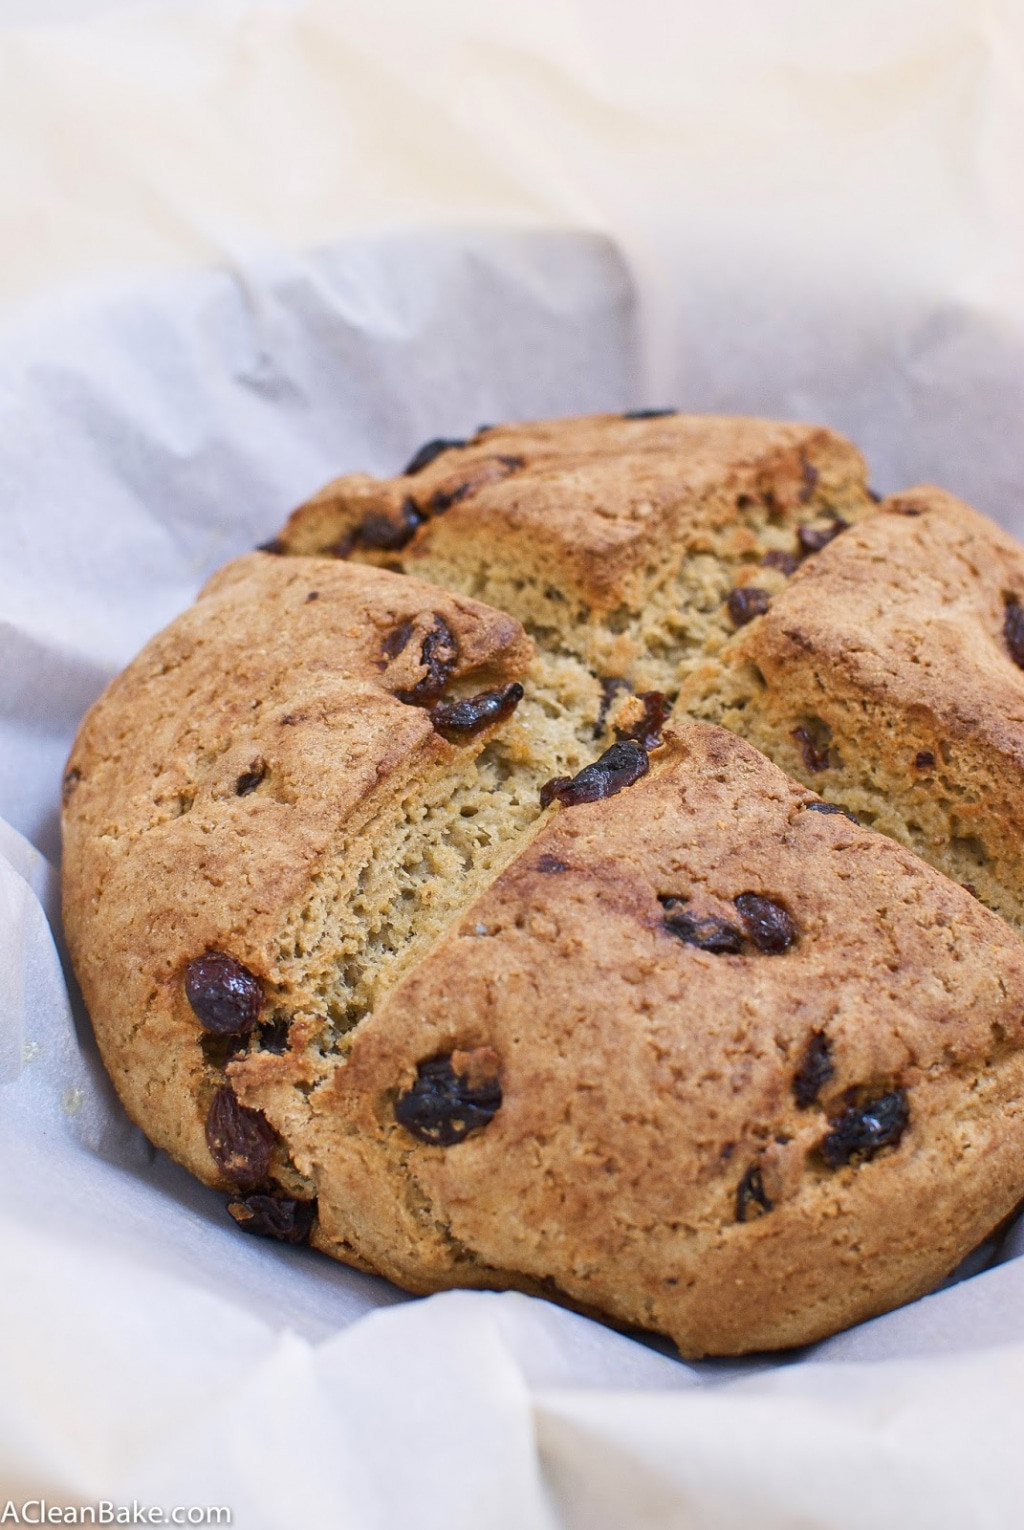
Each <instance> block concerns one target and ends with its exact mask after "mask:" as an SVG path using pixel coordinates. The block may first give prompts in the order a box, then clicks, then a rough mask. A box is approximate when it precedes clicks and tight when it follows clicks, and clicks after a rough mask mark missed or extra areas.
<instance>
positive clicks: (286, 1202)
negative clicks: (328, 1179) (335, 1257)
mask: <svg viewBox="0 0 1024 1530" xmlns="http://www.w3.org/2000/svg"><path fill="white" fill-rule="evenodd" d="M228 1215H229V1216H231V1217H233V1218H234V1220H235V1221H236V1222H237V1223H238V1226H239V1227H240V1228H241V1229H242V1231H243V1232H247V1233H254V1234H255V1236H256V1237H258V1238H276V1239H277V1241H278V1242H279V1243H306V1242H308V1240H309V1233H310V1229H311V1228H312V1226H313V1221H314V1219H315V1217H316V1201H297V1200H294V1199H293V1198H292V1197H291V1196H288V1195H247V1196H244V1197H240V1198H239V1199H238V1200H234V1201H229V1202H228Z"/></svg>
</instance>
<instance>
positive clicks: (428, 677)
mask: <svg viewBox="0 0 1024 1530" xmlns="http://www.w3.org/2000/svg"><path fill="white" fill-rule="evenodd" d="M420 661H421V662H422V664H423V666H424V668H425V669H426V671H427V672H426V674H425V675H424V676H423V678H422V680H417V682H416V684H415V685H414V686H412V687H411V689H409V690H407V691H396V692H395V695H396V696H397V697H398V699H399V701H406V702H408V703H409V705H410V706H414V707H423V706H429V705H430V703H431V702H433V701H437V700H438V698H439V697H440V695H441V692H442V691H443V690H444V688H445V686H446V685H447V683H448V681H449V679H450V677H451V673H452V670H453V669H454V668H455V666H456V664H457V663H458V662H459V645H458V642H457V640H456V638H455V634H454V633H453V632H452V630H451V628H450V627H449V625H448V623H447V622H446V621H445V620H444V618H443V617H442V616H435V617H434V625H433V626H432V627H431V629H430V631H429V632H428V633H427V635H426V637H425V638H424V639H423V646H422V647H421V648H420Z"/></svg>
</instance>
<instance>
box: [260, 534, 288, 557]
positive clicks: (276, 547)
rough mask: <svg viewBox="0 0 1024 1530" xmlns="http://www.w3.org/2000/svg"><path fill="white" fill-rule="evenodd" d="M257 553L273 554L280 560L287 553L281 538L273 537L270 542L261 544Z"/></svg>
mask: <svg viewBox="0 0 1024 1530" xmlns="http://www.w3.org/2000/svg"><path fill="white" fill-rule="evenodd" d="M256 551H257V552H263V553H271V554H272V555H273V556H274V557H275V558H280V557H281V556H282V554H283V553H285V552H286V551H287V549H286V548H285V545H284V543H283V542H282V540H281V538H280V537H271V539H270V541H269V542H260V543H259V544H258V545H257V548H256Z"/></svg>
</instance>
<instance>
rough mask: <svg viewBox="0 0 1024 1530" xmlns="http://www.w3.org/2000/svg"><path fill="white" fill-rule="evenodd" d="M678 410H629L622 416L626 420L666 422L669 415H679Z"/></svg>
mask: <svg viewBox="0 0 1024 1530" xmlns="http://www.w3.org/2000/svg"><path fill="white" fill-rule="evenodd" d="M678 413H679V410H678V409H627V410H626V411H625V412H624V413H623V415H622V416H621V418H622V419H624V420H665V419H668V417H669V415H672V414H678Z"/></svg>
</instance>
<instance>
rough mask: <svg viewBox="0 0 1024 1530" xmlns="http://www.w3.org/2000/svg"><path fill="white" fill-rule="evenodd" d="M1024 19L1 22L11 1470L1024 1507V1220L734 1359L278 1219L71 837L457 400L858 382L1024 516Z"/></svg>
mask: <svg viewBox="0 0 1024 1530" xmlns="http://www.w3.org/2000/svg"><path fill="white" fill-rule="evenodd" d="M426 13H429V14H426ZM1018 22H1019V18H1018V17H1017V16H1016V14H1015V12H1014V11H1013V10H1012V8H1011V7H1009V5H1007V6H1006V7H1001V6H1000V5H997V4H991V5H989V6H987V7H983V8H979V7H977V6H974V7H970V8H969V7H968V6H967V5H966V4H959V3H953V0H947V3H940V4H937V5H936V4H929V5H928V6H925V5H923V4H922V5H916V4H903V5H897V6H895V7H894V6H891V5H886V6H883V5H882V4H881V3H876V4H871V3H868V4H867V5H864V6H861V7H858V13H857V16H856V17H851V16H849V15H843V16H839V15H838V12H836V13H833V15H832V17H831V19H826V18H824V17H823V15H822V12H821V9H820V8H815V7H813V6H811V5H810V4H798V3H796V0H793V3H786V4H781V3H780V4H769V5H767V6H756V7H755V6H754V5H752V4H741V3H740V0H728V3H726V4H724V5H721V6H718V7H715V8H714V14H707V9H706V8H705V7H697V6H696V5H689V4H687V5H684V6H681V7H680V8H679V11H678V14H677V15H675V16H674V17H673V18H670V19H669V20H666V19H665V17H664V15H663V14H662V10H661V9H659V10H658V11H656V10H655V8H654V6H653V4H648V0H636V3H634V4H631V6H630V7H629V8H628V10H627V8H618V7H614V6H612V5H595V6H594V8H593V11H592V12H591V11H587V12H586V13H584V10H583V8H582V7H580V8H576V7H574V6H572V5H570V4H568V3H567V0H566V3H563V4H558V3H549V4H546V5H545V6H544V7H543V8H541V7H540V6H539V4H538V5H536V6H535V5H533V4H532V3H524V4H522V5H520V6H517V7H515V8H508V9H507V10H505V9H502V10H501V11H500V12H499V10H498V9H497V8H496V7H495V8H489V7H488V6H487V5H482V6H481V5H479V4H474V5H473V6H470V5H469V4H468V3H467V4H465V5H463V4H460V3H456V0H452V3H451V4H447V3H446V4H444V5H441V4H440V3H437V4H435V5H433V6H428V7H421V8H419V9H417V8H414V7H412V6H411V5H401V4H399V3H397V0H388V3H384V4H381V5H379V6H375V7H374V8H373V12H372V14H370V8H364V9H363V10H357V8H356V7H355V6H354V5H349V4H337V5H333V6H332V5H328V4H326V3H324V4H298V3H296V4H285V3H283V0H282V3H278V4H269V3H268V4H260V5H246V4H244V3H241V0H237V3H228V0H210V3H209V4H207V5H206V6H204V8H203V10H202V11H201V12H197V13H191V14H189V13H188V12H187V9H186V10H179V11H178V12H177V13H176V14H175V15H174V16H171V17H165V16H163V15H162V13H160V12H156V11H154V12H153V13H152V14H150V15H149V16H148V17H146V18H144V19H141V20H140V19H139V18H138V17H126V18H119V19H118V18H116V19H114V20H112V21H110V22H107V23H104V24H103V25H102V26H99V27H93V28H88V29H84V30H81V31H78V30H69V31H67V32H61V31H53V32H44V31H33V32H31V33H28V32H26V33H24V34H12V35H10V36H8V37H6V38H0V83H2V85H3V89H2V90H0V185H2V187H3V189H4V192H5V195H4V197H3V198H2V199H0V230H2V231H3V238H2V239H0V248H2V250H3V255H2V257H0V528H2V541H0V820H2V822H0V1512H2V1511H3V1508H4V1502H5V1500H6V1499H8V1498H9V1499H11V1500H12V1502H14V1503H16V1504H18V1503H20V1502H21V1500H22V1499H24V1498H33V1499H36V1498H41V1497H44V1498H45V1499H46V1500H47V1502H48V1503H49V1504H51V1505H53V1504H56V1505H64V1504H73V1503H91V1504H95V1503H97V1502H98V1501H99V1500H101V1499H105V1500H110V1501H113V1502H114V1503H116V1504H119V1505H131V1503H132V1501H133V1500H137V1501H139V1502H140V1503H141V1504H143V1505H148V1506H151V1507H160V1508H162V1509H163V1510H165V1511H167V1512H169V1511H170V1510H171V1508H172V1507H175V1506H196V1505H199V1506H202V1505H225V1506H229V1507H230V1508H231V1510H232V1513H233V1521H232V1522H233V1523H235V1524H237V1525H240V1526H243V1527H245V1530H250V1527H256V1530H263V1527H267V1530H278V1527H292V1526H295V1527H299V1526H302V1527H308V1526H311V1525H331V1526H341V1527H349V1526H351V1527H354V1530H364V1527H367V1530H377V1527H380V1530H393V1527H397V1526H400V1525H401V1526H404V1525H415V1526H417V1527H423V1530H434V1527H435V1526H436V1527H437V1530H441V1527H442V1526H443V1527H444V1530H461V1527H463V1526H465V1527H466V1530H469V1527H473V1530H481V1527H483V1530H492V1527H493V1530H505V1527H508V1530H533V1527H538V1530H542V1527H543V1530H555V1527H561V1526H566V1527H571V1530H606V1527H607V1530H611V1527H616V1530H618V1527H622V1526H629V1527H633V1526H637V1527H641V1530H647V1527H651V1530H654V1527H673V1530H675V1527H679V1530H682V1527H686V1530H689V1527H691V1526H692V1527H700V1530H703V1527H705V1526H707V1527H714V1530H732V1527H736V1530H739V1527H743V1530H748V1527H750V1526H757V1527H758V1530H775V1527H779V1530H782V1527H785V1530H794V1527H801V1530H803V1527H809V1526H814V1527H826V1530H833V1527H834V1530H846V1527H849V1530H863V1526H865V1525H867V1524H870V1525H872V1526H873V1527H879V1530H888V1527H890V1526H891V1527H893V1530H896V1527H897V1526H899V1527H900V1530H907V1527H916V1526H920V1527H922V1530H945V1527H947V1526H948V1527H950V1530H952V1527H953V1526H956V1530H963V1527H964V1526H970V1527H972V1530H973V1527H975V1526H979V1527H999V1530H1002V1527H1004V1526H1005V1527H1010V1526H1015V1525H1017V1524H1019V1523H1020V1519H1021V1509H1020V1507H1019V1504H1020V1498H1021V1495H1020V1491H1019V1486H1018V1482H1019V1475H1020V1474H1019V1469H1018V1467H1017V1460H1018V1457H1019V1449H1020V1447H1019V1441H1020V1439H1021V1438H1022V1428H1024V1264H1022V1262H1021V1260H1020V1259H1019V1258H1018V1257H1017V1256H1018V1254H1019V1252H1021V1248H1022V1242H1021V1233H1020V1230H1019V1229H1017V1230H1014V1231H1013V1232H1011V1234H1010V1235H1009V1236H1008V1237H1007V1239H1006V1240H1005V1241H1004V1242H1003V1243H1002V1244H1000V1245H998V1246H995V1245H993V1246H990V1247H988V1248H986V1249H985V1250H982V1251H980V1252H979V1254H978V1255H977V1256H976V1258H975V1259H974V1260H973V1261H971V1262H969V1264H968V1265H967V1267H965V1269H964V1270H962V1271H961V1272H959V1274H960V1275H961V1277H963V1278H961V1279H959V1280H958V1281H956V1282H955V1283H952V1284H950V1285H949V1286H948V1287H947V1288H946V1289H944V1290H942V1291H941V1292H939V1293H937V1294H936V1295H934V1296H932V1297H930V1298H927V1299H925V1300H924V1301H921V1302H918V1303H916V1304H914V1305H913V1306H911V1307H909V1308H906V1309H903V1310H902V1311H900V1312H897V1313H893V1314H890V1315H888V1316H886V1317H883V1318H880V1319H878V1320H876V1321H875V1322H873V1323H868V1324H865V1325H862V1326H861V1327H860V1328H858V1329H856V1330H853V1331H851V1332H850V1333H847V1334H843V1335H839V1336H837V1337H836V1338H835V1339H833V1340H831V1341H829V1342H828V1343H826V1344H823V1345H820V1346H818V1347H817V1348H815V1349H814V1350H812V1351H810V1352H807V1353H805V1354H802V1355H798V1356H782V1357H778V1358H776V1359H772V1360H754V1361H751V1362H742V1363H739V1362H737V1363H719V1364H706V1365H701V1366H691V1365H684V1364H682V1363H681V1362H679V1361H678V1360H677V1359H676V1358H674V1356H673V1353H672V1352H671V1350H670V1348H669V1347H668V1346H665V1345H659V1344H657V1343H652V1342H642V1341H640V1340H637V1339H633V1338H630V1337H627V1336H624V1335H621V1334H617V1333H614V1332H612V1331H611V1330H610V1329H607V1328H604V1327H602V1326H600V1325H598V1324H595V1323H592V1322H589V1321H588V1320H586V1319H583V1318H580V1317H576V1316H574V1315H571V1314H568V1313H565V1312H562V1311H560V1310H558V1309H556V1308H554V1307H552V1306H550V1305H548V1304H546V1303H543V1302H538V1301H531V1300H528V1299H526V1298H522V1297H519V1296H514V1295H504V1296H489V1295H480V1294H466V1293H455V1294H450V1295H446V1296H442V1297H436V1298H432V1299H430V1300H428V1301H410V1300H408V1299H405V1298H403V1297H402V1296H401V1294H400V1293H398V1292H396V1291H395V1290H394V1289H393V1288H391V1287H389V1286H388V1285H386V1284H385V1283H384V1282H381V1281H377V1280H373V1279H371V1278H369V1277H365V1276H361V1275H358V1274H356V1273H354V1272H351V1271H346V1270H344V1269H342V1268H341V1267H339V1266H336V1265H334V1264H332V1263H331V1262H330V1261H327V1260H325V1259H321V1258H320V1257H319V1256H317V1255H315V1254H313V1253H311V1252H310V1251H308V1250H296V1249H288V1248H282V1247H277V1246H275V1245H271V1244H267V1243H264V1242H261V1241H258V1240H255V1239H251V1240H247V1239H245V1238H243V1237H240V1236H239V1235H238V1233H237V1232H236V1230H235V1229H234V1227H233V1226H232V1225H229V1224H228V1223H227V1222H226V1219H225V1214H224V1211H223V1206H222V1198H221V1197H219V1196H216V1195H212V1194H210V1193H208V1192H206V1191H205V1190H204V1189H203V1188H202V1187H200V1186H198V1185H196V1184H194V1183H193V1182H192V1181H191V1180H190V1179H189V1177H188V1176H186V1175H185V1174H183V1173H181V1172H180V1171H178V1170H177V1169H176V1168H175V1167H174V1166H173V1165H170V1164H169V1163H167V1162H166V1160H164V1159H162V1158H161V1157H160V1156H159V1155H155V1154H153V1153H152V1152H151V1150H150V1149H149V1148H148V1147H147V1145H146V1144H145V1142H144V1140H143V1139H142V1138H141V1136H140V1135H139V1134H138V1133H137V1132H136V1131H135V1130H134V1129H133V1128H132V1127H131V1126H130V1125H129V1124H128V1123H127V1122H126V1120H125V1118H124V1116H123V1114H122V1113H121V1112H120V1110H119V1107H118V1106H117V1104H116V1101H115V1100H114V1098H113V1096H112V1093H111V1090H110V1087H109V1085H108V1084H107V1083H106V1081H105V1078H104V1076H103V1074H102V1070H101V1069H100V1068H99V1066H98V1064H97V1061H96V1057H95V1052H94V1049H93V1046H92V1044H91V1041H90V1038H89V1033H88V1028H87V1025H86V1024H85V1023H84V1021H83V1018H82V1016H81V1015H80V1013H77V1012H76V1010H75V1008H74V1001H73V999H72V998H69V992H68V988H67V985H66V982H65V978H64V974H63V972H62V969H61V963H60V956H59V953H58V950H57V947H56V946H55V944H54V941H53V938H52V936H51V927H52V928H56V927H57V926H56V904H55V893H54V885H53V873H52V870H51V866H50V864H49V863H48V861H47V860H45V859H44V858H43V857H44V855H45V856H48V857H49V858H50V861H55V859H56V856H57V854H58V844H57V838H56V806H55V804H56V800H57V794H58V790H59V777H60V769H61V765H62V763H63V759H64V756H65V753H66V750H67V748H68V745H69V743H70V740H71V737H72V735H73V732H74V729H75V727H76V725H77V722H78V719H79V718H80V716H81V713H82V711H83V710H84V709H85V707H86V706H87V705H88V704H89V702H90V701H91V700H92V699H93V697H94V696H95V695H96V694H97V693H98V691H99V690H100V689H101V688H102V686H103V684H104V683H105V682H106V680H107V679H108V678H109V677H110V676H111V675H112V674H113V673H115V672H116V670H117V669H119V668H120V667H121V666H122V665H123V664H124V663H125V662H126V661H127V660H128V659H129V658H130V657H131V656H132V654H133V653H134V652H135V651H136V650H137V648H138V647H139V646H140V645H141V643H142V642H143V641H144V640H145V638H146V637H147V636H149V634H150V633H151V632H153V631H154V630H156V629H157V628H158V627H159V626H161V625H162V624H163V623H164V622H165V621H167V620H168V619H170V617H171V616H172V615H173V614H174V613H175V612H176V611H178V610H180V609H181V608H182V607H183V606H184V605H185V604H187V603H188V601H189V600H191V598H192V596H193V594H194V592H195V590H196V589H197V587H198V586H199V584H200V583H201V582H202V580H203V578H204V577H205V575H206V574H207V573H208V572H209V571H210V570H211V569H212V568H214V567H215V566H217V565H218V564H219V563H221V562H223V561H224V560H225V559H226V558H228V557H230V556H232V555H233V554H235V553H236V552H239V551H241V550H243V549H245V548H247V547H249V546H251V545H252V544H253V543H255V542H257V541H259V540H262V539H263V538H265V537H266V536H267V535H269V534H270V533H271V532H272V531H273V530H274V529H275V528H276V526H277V525H278V524H279V522H280V521H281V520H282V518H283V516H284V515H285V514H286V513H287V511H288V510H289V509H290V508H291V506H292V505H293V504H294V503H296V502H297V501H298V500H299V499H301V498H302V497H303V496H304V495H306V494H307V493H309V492H310V491H311V490H313V489H314V488H316V487H317V486H318V485H319V484H320V483H321V482H323V481H324V480H326V479H327V478H329V477H331V476H333V475H334V474H335V473H337V472H339V471H343V470H346V469H353V468H357V467H358V468H369V469H371V470H377V471H386V472H390V471H393V470H394V469H395V468H396V467H397V466H398V465H400V464H401V462H402V461H403V460H404V459H405V458H406V457H407V456H408V455H409V453H410V452H411V451H412V449H413V448H414V447H415V446H417V445H418V444H419V443H420V442H421V441H422V440H424V439H426V438H427V437H429V436H432V435H436V434H459V433H464V432H466V431H467V430H469V429H472V428H473V427H474V426H475V425H477V424H478V423H480V422H482V421H485V420H493V419H508V418H516V417H531V416H532V417H536V416H539V415H545V414H557V413H565V412H573V411H582V410H588V409H598V408H623V407H630V406H634V405H637V404H640V403H661V402H676V403H680V404H682V405H684V406H688V407H696V408H713V409H719V408H722V409H748V410H760V411H763V412H768V413H775V414H782V415H787V414H788V415H796V416H802V417H805V418H812V419H822V420H825V421H827V422H829V423H833V424H836V425H838V426H839V427H840V428H845V429H847V430H848V431H850V433H852V434H853V435H854V436H855V437H856V439H858V441H859V442H860V443H861V444H862V445H864V446H865V447H866V448H867V449H868V451H869V455H870V456H871V459H872V461H873V464H874V466H875V468H876V472H877V477H876V482H877V483H878V486H879V487H881V488H886V489H888V488H893V487H896V486H898V485H905V484H908V483H910V482H911V481H913V480H914V479H917V478H919V477H921V476H929V477H934V478H936V479H938V480H939V481H941V482H944V483H946V484H948V485H949V486H951V487H953V488H955V489H959V490H961V491H962V492H967V493H969V494H971V495H972V496H973V497H974V499H975V501H976V502H977V503H979V504H980V505H981V507H982V508H984V509H987V510H989V511H991V512H993V513H996V514H998V515H999V516H1000V517H1001V518H1002V519H1003V520H1004V521H1005V522H1006V523H1008V524H1010V525H1011V526H1014V527H1016V529H1017V530H1018V531H1019V532H1020V531H1024V519H1022V518H1021V516H1020V514H1019V507H1018V500H1017V484H1018V482H1019V480H1020V476H1021V468H1022V466H1024V462H1022V456H1024V445H1022V438H1021V436H1020V432H1019V430H1018V429H1017V428H1016V422H1017V419H1018V409H1019V401H1020V398H1021V389H1022V383H1021V379H1022V378H1024V365H1022V362H1024V357H1022V354H1021V350H1022V347H1021V331H1020V324H1019V319H1020V306H1021V304H1020V298H1021V292H1020V286H1019V275H1018V274H1017V273H1018V271H1019V269H1020V265H1019V263H1017V264H1016V265H1015V260H1016V257H1017V256H1018V255H1019V254H1020V243H1021V239H1020V235H1021V222H1020V217H1019V210H1020V192H1019V185H1018V181H1017V177H1016V160H1015V150H1016V147H1017V141H1018V128H1019V123H1020V113H1021V107H1020V104H1019V98H1017V97H1016V96H1015V95H1014V87H1015V82H1016V79H1017V77H1018V74H1019V72H1020V66H1021V53H1020V50H1019V48H1018V45H1017V39H1016V36H1015V33H1016V31H1017V28H1018ZM387 225H390V229H389V230H388V231H385V227H386V226H387ZM471 225H473V226H475V231H468V230H470V227H471ZM40 852H42V853H40ZM47 916H49V921H50V922H49V923H48V921H47Z"/></svg>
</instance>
